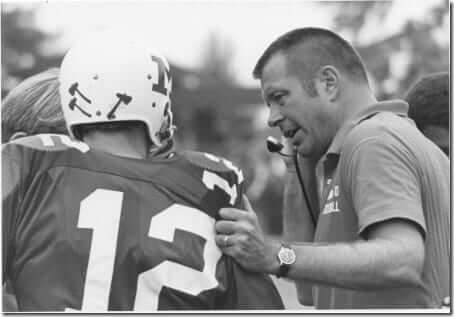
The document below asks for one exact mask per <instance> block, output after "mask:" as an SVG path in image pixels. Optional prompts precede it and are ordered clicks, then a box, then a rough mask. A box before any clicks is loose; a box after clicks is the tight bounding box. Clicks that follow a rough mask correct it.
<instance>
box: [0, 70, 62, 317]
mask: <svg viewBox="0 0 454 317" xmlns="http://www.w3.org/2000/svg"><path fill="white" fill-rule="evenodd" d="M46 132H47V133H49V132H52V133H64V134H66V133H67V132H66V125H65V121H64V119H63V113H62V111H61V107H60V97H59V95H58V69H57V68H51V69H48V70H46V71H43V72H41V73H38V74H36V75H33V76H31V77H28V78H27V79H25V80H24V81H22V82H21V83H20V84H19V85H17V86H16V87H14V88H13V89H12V90H11V91H10V92H9V93H8V94H7V95H6V97H5V98H4V99H3V102H2V143H5V142H7V141H11V140H14V139H17V138H19V137H24V136H27V135H33V134H38V133H46ZM16 310H17V303H16V298H15V296H14V293H13V289H12V286H11V283H10V281H5V283H4V285H3V311H9V312H11V311H16Z"/></svg>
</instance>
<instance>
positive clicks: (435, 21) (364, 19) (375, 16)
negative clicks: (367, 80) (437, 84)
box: [321, 0, 449, 99]
mask: <svg viewBox="0 0 454 317" xmlns="http://www.w3.org/2000/svg"><path fill="white" fill-rule="evenodd" d="M395 2H397V1H395ZM395 2H393V1H351V2H326V3H321V5H322V6H326V7H331V8H332V9H334V12H335V16H334V23H333V24H334V29H336V30H338V31H340V32H342V33H343V34H349V35H350V39H351V40H352V42H353V44H354V46H355V47H356V48H357V49H358V51H359V53H360V55H361V56H362V58H363V59H364V62H365V63H366V65H367V68H368V70H369V72H370V74H371V75H372V77H373V80H374V84H375V87H374V88H375V91H376V93H377V95H378V97H379V98H381V99H386V98H390V97H401V96H402V95H403V94H404V93H405V91H406V90H407V89H408V88H409V87H410V86H411V84H412V83H413V82H415V81H416V80H417V79H418V78H419V77H420V76H422V75H424V74H428V73H432V72H439V71H448V70H449V40H448V37H449V31H448V28H449V26H448V25H449V21H448V19H449V2H448V1H447V0H440V1H438V2H434V5H433V6H431V7H430V9H429V10H428V11H427V12H426V14H425V16H424V18H422V19H409V20H407V21H405V23H403V26H402V27H401V29H400V30H397V31H396V32H395V33H394V34H389V35H387V36H385V37H384V38H382V39H380V40H377V41H375V42H372V43H367V44H363V43H362V41H361V36H362V35H364V31H365V30H367V32H369V33H368V34H370V30H371V29H373V30H375V31H376V32H377V33H378V34H380V32H381V24H382V23H383V22H384V21H385V19H386V18H387V17H388V16H389V15H390V14H391V11H392V9H393V5H395ZM408 5H410V6H411V5H417V3H416V2H411V1H408ZM443 32H445V33H443ZM374 35H376V34H374ZM443 37H444V38H443Z"/></svg>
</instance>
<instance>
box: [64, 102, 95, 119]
mask: <svg viewBox="0 0 454 317" xmlns="http://www.w3.org/2000/svg"><path fill="white" fill-rule="evenodd" d="M76 101H77V98H76V97H74V98H73V99H71V100H70V101H69V109H71V110H73V111H74V108H77V109H79V111H80V112H82V113H83V114H84V115H86V116H87V117H89V118H91V114H89V113H88V112H86V111H85V110H84V109H82V108H81V107H80V106H79V105H78V104H77V103H76Z"/></svg>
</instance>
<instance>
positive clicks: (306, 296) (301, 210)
mask: <svg viewBox="0 0 454 317" xmlns="http://www.w3.org/2000/svg"><path fill="white" fill-rule="evenodd" d="M299 161H300V171H301V176H302V179H303V181H304V182H305V183H304V185H305V188H306V191H307V192H308V194H309V195H310V198H313V199H311V201H310V203H311V207H312V212H313V213H314V214H318V211H319V208H318V205H319V204H318V197H317V182H316V177H315V163H313V162H312V161H310V160H307V159H305V158H300V160H299ZM286 166H287V173H286V178H285V186H284V201H283V225H284V240H285V241H292V242H293V241H295V242H312V241H313V239H314V232H315V224H314V223H313V220H312V217H311V216H310V211H309V208H308V203H307V201H306V200H305V198H304V196H303V193H302V189H301V185H300V183H299V180H298V176H297V173H296V167H295V165H294V162H293V160H289V159H287V161H286ZM295 285H296V290H297V294H298V301H299V302H300V303H301V304H302V305H306V306H312V305H314V304H313V299H312V284H311V283H309V282H307V281H304V282H303V281H299V280H295Z"/></svg>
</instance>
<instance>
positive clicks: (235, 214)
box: [219, 208, 249, 220]
mask: <svg viewBox="0 0 454 317" xmlns="http://www.w3.org/2000/svg"><path fill="white" fill-rule="evenodd" d="M248 213H249V211H246V210H241V209H237V208H221V209H220V210H219V214H220V215H221V217H222V218H224V219H226V220H240V219H243V218H244V217H246V215H247V214H248Z"/></svg>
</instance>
